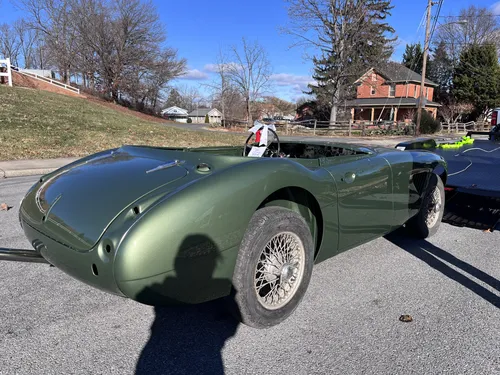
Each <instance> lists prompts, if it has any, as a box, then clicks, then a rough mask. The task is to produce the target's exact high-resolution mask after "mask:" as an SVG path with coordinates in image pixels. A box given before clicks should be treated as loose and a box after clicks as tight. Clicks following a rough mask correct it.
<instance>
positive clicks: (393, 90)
mask: <svg viewBox="0 0 500 375" xmlns="http://www.w3.org/2000/svg"><path fill="white" fill-rule="evenodd" d="M395 95H396V85H390V86H389V96H392V97H394V96H395Z"/></svg>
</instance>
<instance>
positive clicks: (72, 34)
mask: <svg viewBox="0 0 500 375" xmlns="http://www.w3.org/2000/svg"><path fill="white" fill-rule="evenodd" d="M20 3H21V4H22V8H23V10H24V11H25V12H26V13H27V14H28V20H27V21H26V22H27V25H29V27H30V28H31V29H34V30H36V31H37V32H38V33H39V34H40V37H41V38H43V40H44V42H45V44H46V46H47V47H48V49H49V50H50V54H51V56H52V58H53V61H54V64H55V65H56V66H57V69H58V70H59V73H60V75H61V77H62V80H63V81H64V82H65V83H67V84H69V83H70V76H71V73H72V70H73V68H74V67H73V62H74V59H75V55H76V51H77V50H78V45H77V34H76V30H75V29H74V25H73V22H72V21H73V19H74V17H76V16H77V15H76V14H75V12H74V5H75V2H74V1H73V0H20ZM78 16H81V15H78Z"/></svg>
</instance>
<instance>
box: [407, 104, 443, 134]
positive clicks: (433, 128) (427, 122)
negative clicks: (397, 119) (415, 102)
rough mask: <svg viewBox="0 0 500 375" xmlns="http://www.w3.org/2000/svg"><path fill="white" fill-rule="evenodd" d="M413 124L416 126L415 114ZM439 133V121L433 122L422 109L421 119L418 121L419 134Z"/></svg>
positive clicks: (429, 115)
mask: <svg viewBox="0 0 500 375" xmlns="http://www.w3.org/2000/svg"><path fill="white" fill-rule="evenodd" d="M413 123H414V124H417V113H416V112H415V116H414V117H413ZM437 131H439V121H437V120H435V119H434V117H432V115H431V114H430V113H429V112H427V111H426V110H425V109H422V117H421V119H420V133H422V134H433V133H436V132H437Z"/></svg>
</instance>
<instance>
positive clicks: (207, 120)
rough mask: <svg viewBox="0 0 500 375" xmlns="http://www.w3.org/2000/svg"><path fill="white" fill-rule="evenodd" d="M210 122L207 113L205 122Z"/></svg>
mask: <svg viewBox="0 0 500 375" xmlns="http://www.w3.org/2000/svg"><path fill="white" fill-rule="evenodd" d="M208 123H210V119H209V118H208V113H207V114H206V115H205V124H208Z"/></svg>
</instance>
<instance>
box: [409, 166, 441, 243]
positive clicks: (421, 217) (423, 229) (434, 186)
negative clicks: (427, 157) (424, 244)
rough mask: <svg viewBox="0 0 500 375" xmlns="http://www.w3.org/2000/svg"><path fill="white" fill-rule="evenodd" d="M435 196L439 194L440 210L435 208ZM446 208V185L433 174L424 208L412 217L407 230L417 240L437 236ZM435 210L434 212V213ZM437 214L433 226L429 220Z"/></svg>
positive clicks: (426, 192)
mask: <svg viewBox="0 0 500 375" xmlns="http://www.w3.org/2000/svg"><path fill="white" fill-rule="evenodd" d="M434 194H439V199H440V201H439V208H437V207H435V204H434V203H435V201H433V200H434V199H435V198H433V195H434ZM444 208H445V193H444V184H443V181H442V180H441V178H440V177H439V176H438V175H436V174H434V173H432V174H431V175H430V176H429V183H428V185H427V189H426V191H425V194H424V196H423V198H422V206H421V207H420V211H419V213H418V214H417V215H415V216H414V217H412V218H411V219H410V220H409V221H408V222H407V223H406V228H407V229H408V231H409V233H410V234H411V235H412V236H415V237H417V238H422V239H424V238H429V237H432V236H433V235H435V234H436V232H437V231H438V229H439V227H440V225H441V220H442V219H443V214H444ZM432 210H434V212H432ZM435 213H437V217H435V218H434V220H433V223H432V224H431V225H429V224H428V222H427V219H428V218H429V217H430V216H431V215H434V214H435Z"/></svg>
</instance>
